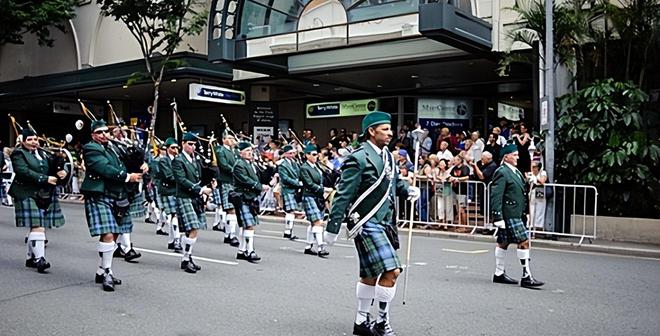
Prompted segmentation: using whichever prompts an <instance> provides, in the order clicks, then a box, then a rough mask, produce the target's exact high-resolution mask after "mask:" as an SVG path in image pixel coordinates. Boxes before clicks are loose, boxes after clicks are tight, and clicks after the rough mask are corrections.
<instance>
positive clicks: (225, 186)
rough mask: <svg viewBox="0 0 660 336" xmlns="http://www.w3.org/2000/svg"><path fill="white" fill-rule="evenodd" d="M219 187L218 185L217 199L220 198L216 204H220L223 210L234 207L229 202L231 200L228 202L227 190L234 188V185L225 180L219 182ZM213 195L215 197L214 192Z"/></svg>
mask: <svg viewBox="0 0 660 336" xmlns="http://www.w3.org/2000/svg"><path fill="white" fill-rule="evenodd" d="M219 187H220V197H219V198H218V199H219V200H220V204H218V205H222V209H223V210H231V209H234V205H233V204H231V202H229V192H230V191H232V190H234V185H233V184H231V183H227V182H220V186H219ZM216 189H217V188H216ZM213 197H215V194H214V196H213Z"/></svg>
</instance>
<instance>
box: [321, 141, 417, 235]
mask: <svg viewBox="0 0 660 336" xmlns="http://www.w3.org/2000/svg"><path fill="white" fill-rule="evenodd" d="M383 149H384V150H387V147H383ZM383 169H385V164H384V162H383V159H382V157H381V156H380V155H378V153H377V152H376V151H375V150H374V149H373V148H372V146H371V145H370V144H368V143H366V142H365V143H362V146H361V147H360V148H359V149H357V150H355V151H354V152H353V153H351V155H350V156H349V157H348V158H346V161H344V164H343V165H342V171H341V179H340V180H339V185H338V186H337V193H336V194H335V198H334V200H333V203H332V209H331V211H330V220H329V222H328V225H327V227H326V230H327V231H328V232H331V233H339V230H340V229H341V223H342V221H344V217H345V216H346V215H347V213H346V212H347V210H348V209H349V208H350V207H351V205H352V204H353V202H355V201H356V200H357V198H358V197H360V195H362V194H363V193H364V191H366V190H367V189H369V187H370V186H371V185H373V184H374V183H376V181H377V180H378V177H379V176H380V174H381V173H382V172H383ZM394 169H396V164H395V167H394ZM408 186H409V185H408V182H406V181H404V180H400V179H399V174H398V173H395V174H394V180H393V181H390V187H389V191H388V193H389V196H388V199H387V200H386V201H385V203H383V205H382V206H381V207H380V209H378V211H377V212H376V214H375V215H374V216H373V217H372V218H371V219H370V221H372V222H376V223H380V224H383V225H389V224H391V222H392V216H393V212H394V211H393V210H394V202H395V201H396V195H397V194H398V195H400V196H404V197H408Z"/></svg>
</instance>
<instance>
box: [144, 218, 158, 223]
mask: <svg viewBox="0 0 660 336" xmlns="http://www.w3.org/2000/svg"><path fill="white" fill-rule="evenodd" d="M144 222H145V223H149V224H156V222H154V221H153V220H152V219H151V218H149V217H147V218H145V219H144Z"/></svg>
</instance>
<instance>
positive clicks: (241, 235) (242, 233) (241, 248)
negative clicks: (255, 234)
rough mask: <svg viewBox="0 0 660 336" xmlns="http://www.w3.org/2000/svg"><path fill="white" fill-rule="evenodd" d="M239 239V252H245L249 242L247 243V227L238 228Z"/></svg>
mask: <svg viewBox="0 0 660 336" xmlns="http://www.w3.org/2000/svg"><path fill="white" fill-rule="evenodd" d="M238 241H239V242H240V245H238V252H245V249H246V248H247V244H246V243H245V229H243V228H239V229H238Z"/></svg>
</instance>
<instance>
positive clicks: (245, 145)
mask: <svg viewBox="0 0 660 336" xmlns="http://www.w3.org/2000/svg"><path fill="white" fill-rule="evenodd" d="M248 148H252V144H251V143H249V142H247V141H241V142H239V143H238V150H240V151H243V150H246V149H248Z"/></svg>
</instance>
